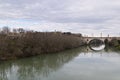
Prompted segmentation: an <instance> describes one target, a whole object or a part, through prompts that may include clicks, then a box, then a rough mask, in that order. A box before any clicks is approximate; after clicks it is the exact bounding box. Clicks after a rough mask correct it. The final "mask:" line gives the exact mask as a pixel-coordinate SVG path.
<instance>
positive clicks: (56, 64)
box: [0, 47, 120, 80]
mask: <svg viewBox="0 0 120 80" xmlns="http://www.w3.org/2000/svg"><path fill="white" fill-rule="evenodd" d="M0 80H120V53H119V52H115V51H112V50H109V49H107V50H99V51H93V50H90V49H89V48H88V47H82V48H78V49H73V50H68V51H64V52H61V53H54V54H44V55H40V56H37V57H31V58H26V59H19V60H12V61H5V62H0Z"/></svg>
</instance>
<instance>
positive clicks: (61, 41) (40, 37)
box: [0, 31, 84, 60]
mask: <svg viewBox="0 0 120 80" xmlns="http://www.w3.org/2000/svg"><path fill="white" fill-rule="evenodd" d="M83 44H84V43H83V40H82V36H81V34H72V33H62V32H33V31H27V32H19V33H13V32H11V33H9V34H0V60H9V59H17V58H23V57H30V56H35V55H40V54H45V53H55V52H60V51H63V50H66V49H72V48H76V47H80V46H82V45H83Z"/></svg>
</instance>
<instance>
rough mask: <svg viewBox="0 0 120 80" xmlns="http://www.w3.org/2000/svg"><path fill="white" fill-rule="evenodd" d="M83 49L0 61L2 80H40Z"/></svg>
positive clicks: (0, 76)
mask: <svg viewBox="0 0 120 80" xmlns="http://www.w3.org/2000/svg"><path fill="white" fill-rule="evenodd" d="M80 51H81V49H75V50H69V51H65V52H61V53H56V54H41V55H40V56H38V57H33V58H27V59H20V60H17V61H8V62H0V80H40V79H41V78H43V77H48V76H49V75H50V73H51V72H55V71H57V70H58V69H60V68H61V67H62V66H63V65H64V64H65V63H68V62H69V61H71V60H72V59H73V58H75V57H76V56H78V55H79V52H80Z"/></svg>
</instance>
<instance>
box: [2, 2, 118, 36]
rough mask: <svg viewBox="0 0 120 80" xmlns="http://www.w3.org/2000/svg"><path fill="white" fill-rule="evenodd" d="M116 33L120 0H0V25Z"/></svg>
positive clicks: (76, 31) (105, 34)
mask: <svg viewBox="0 0 120 80" xmlns="http://www.w3.org/2000/svg"><path fill="white" fill-rule="evenodd" d="M3 26H9V27H11V28H18V27H22V28H25V29H32V30H38V31H55V30H56V31H70V32H74V33H83V34H88V35H91V34H92V33H93V34H94V36H98V35H100V33H101V32H102V33H103V35H104V36H107V34H110V35H115V36H120V0H0V27H3Z"/></svg>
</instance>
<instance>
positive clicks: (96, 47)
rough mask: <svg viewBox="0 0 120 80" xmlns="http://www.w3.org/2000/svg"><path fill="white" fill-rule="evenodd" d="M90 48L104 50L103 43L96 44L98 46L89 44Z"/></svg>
mask: <svg viewBox="0 0 120 80" xmlns="http://www.w3.org/2000/svg"><path fill="white" fill-rule="evenodd" d="M89 47H90V49H91V50H94V51H101V50H104V48H105V44H102V45H98V46H89Z"/></svg>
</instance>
